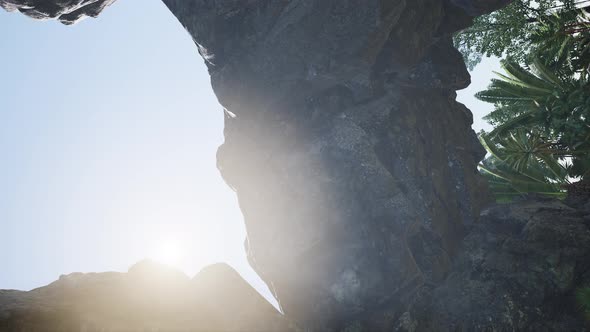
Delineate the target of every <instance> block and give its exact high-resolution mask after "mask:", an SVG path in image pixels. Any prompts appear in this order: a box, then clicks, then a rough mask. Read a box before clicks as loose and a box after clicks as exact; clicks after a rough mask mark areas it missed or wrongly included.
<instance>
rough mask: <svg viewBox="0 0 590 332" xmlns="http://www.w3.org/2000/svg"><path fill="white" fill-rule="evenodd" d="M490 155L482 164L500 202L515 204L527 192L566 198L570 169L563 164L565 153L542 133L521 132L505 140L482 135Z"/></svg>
mask: <svg viewBox="0 0 590 332" xmlns="http://www.w3.org/2000/svg"><path fill="white" fill-rule="evenodd" d="M480 141H481V143H482V144H483V146H484V147H485V148H486V150H487V151H488V153H489V154H490V156H489V157H488V158H487V159H485V160H484V161H483V162H482V163H481V164H480V165H479V168H480V171H481V172H482V174H483V175H484V176H485V177H486V178H487V179H488V182H489V185H490V189H491V190H492V192H493V193H494V194H495V196H496V200H498V201H511V200H512V199H513V198H514V197H515V196H518V195H522V194H524V193H531V192H534V193H539V194H543V195H548V196H553V197H557V198H565V195H566V192H565V185H567V184H569V183H570V182H569V179H568V173H567V168H566V167H565V166H563V165H562V164H561V163H560V162H559V156H560V155H561V154H562V153H563V151H561V150H559V149H556V148H555V147H554V143H553V142H550V141H547V140H546V139H544V138H543V137H542V136H541V135H540V134H538V133H535V132H532V131H528V130H524V129H519V130H516V131H515V132H513V133H510V134H509V135H507V136H504V137H502V138H501V139H497V138H496V139H492V138H491V137H490V136H489V134H485V133H483V134H481V135H480Z"/></svg>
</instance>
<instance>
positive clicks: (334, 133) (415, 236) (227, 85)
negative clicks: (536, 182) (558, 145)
mask: <svg viewBox="0 0 590 332" xmlns="http://www.w3.org/2000/svg"><path fill="white" fill-rule="evenodd" d="M508 2H509V1H508V0H471V1H469V0H411V1H410V0H164V3H165V4H166V5H167V6H168V7H169V8H170V10H171V11H172V12H173V13H174V14H175V15H176V17H177V18H178V19H179V21H180V22H181V23H182V24H183V25H184V26H185V27H186V29H187V30H188V32H189V33H190V34H191V35H192V37H193V39H194V40H195V42H196V43H197V45H198V47H199V51H200V53H201V55H202V56H203V58H204V59H205V61H206V64H207V66H208V68H209V72H210V74H211V81H212V85H213V88H214V91H215V93H216V94H217V96H218V98H219V101H220V103H221V104H222V105H223V107H224V108H225V113H226V128H225V137H226V141H225V143H224V144H223V146H221V147H220V149H219V152H218V166H219V169H220V170H221V173H222V175H223V177H224V179H225V180H226V182H227V183H228V184H229V185H230V186H231V187H232V188H233V189H234V190H235V191H236V192H237V194H238V197H239V203H240V206H241V208H242V211H243V213H244V216H245V221H246V227H247V231H248V240H247V242H246V249H247V251H248V255H249V258H250V262H251V264H252V265H253V267H254V268H255V269H256V271H257V272H258V273H259V274H260V275H261V277H262V278H263V279H264V280H265V281H266V282H267V283H268V285H269V286H270V287H271V289H272V291H273V292H274V294H275V295H276V297H277V298H278V300H279V301H280V304H281V307H282V309H283V310H284V312H285V314H286V315H287V316H288V317H290V318H291V319H293V320H295V321H296V322H297V323H298V324H299V325H300V326H301V327H303V328H305V329H307V330H310V331H333V330H348V331H353V330H362V329H367V330H370V331H377V330H381V329H386V330H391V329H392V328H394V327H395V326H401V328H405V329H407V330H412V329H419V330H426V329H435V330H436V329H438V328H441V329H444V328H447V329H451V330H452V329H455V328H457V329H461V328H464V329H467V330H470V329H479V328H480V327H481V328H484V327H489V328H492V329H496V330H507V329H521V328H523V329H524V327H526V326H527V324H533V323H534V321H535V320H536V319H538V320H539V321H537V325H536V326H539V327H546V328H550V327H551V326H555V327H563V326H566V325H564V324H569V323H571V324H572V325H571V326H573V327H579V326H581V325H580V323H579V321H577V320H573V319H572V320H571V321H568V319H567V316H565V314H563V315H561V314H558V313H555V312H554V311H555V309H556V304H555V303H554V302H553V299H562V298H563V296H566V295H567V294H570V293H571V290H572V287H574V285H577V284H578V282H579V280H582V279H584V278H585V277H583V276H584V273H582V272H583V271H585V270H584V268H585V267H584V266H585V265H584V264H582V263H580V262H581V260H583V256H584V255H586V256H587V251H586V244H583V243H577V242H575V243H576V244H575V245H574V246H573V247H570V246H568V245H566V244H567V243H570V242H568V241H570V240H571V241H574V240H575V241H578V240H579V241H582V240H584V239H586V238H585V235H584V234H585V233H584V229H583V227H582V226H581V225H582V224H581V223H580V222H579V218H578V219H576V218H574V215H573V214H575V213H578V212H571V211H570V210H568V209H566V208H563V209H561V208H560V209H557V210H555V209H554V210H553V212H552V213H553V214H550V215H548V216H546V214H545V212H543V213H541V214H539V213H540V212H539V213H537V212H535V211H532V210H531V209H528V210H527V209H525V210H526V211H528V212H530V213H532V214H531V215H530V216H529V217H530V218H532V219H530V220H529V217H517V216H510V217H506V220H508V221H506V220H505V219H502V218H503V217H501V216H502V214H501V211H503V210H502V209H505V207H497V208H494V209H492V210H489V211H488V215H491V216H494V217H486V218H484V220H483V222H482V223H481V224H478V223H477V218H478V216H479V214H480V210H481V207H482V205H483V204H484V203H485V201H486V199H487V195H486V189H485V185H484V184H483V183H482V179H481V178H480V177H479V175H478V173H477V170H476V164H477V162H478V161H479V160H480V159H481V158H483V156H484V153H485V151H484V150H483V149H482V147H481V146H480V145H479V143H478V141H477V139H476V137H475V133H474V132H473V131H472V130H471V122H472V115H471V113H470V111H469V110H468V109H466V108H465V107H464V106H463V105H461V104H459V103H457V102H456V101H455V97H456V95H455V91H456V90H457V89H461V88H464V87H466V86H467V85H468V84H469V75H468V73H467V71H466V69H465V65H464V64H463V62H462V59H461V56H460V54H459V53H458V52H457V51H456V50H455V49H454V48H453V47H452V43H451V37H450V36H451V34H452V33H453V32H455V31H457V30H459V29H461V28H464V27H466V26H468V25H469V24H470V23H471V20H472V18H473V16H476V15H480V14H483V13H486V12H489V11H491V10H493V9H497V8H499V7H501V6H502V5H505V4H506V3H508ZM30 3H34V4H43V5H46V6H48V7H43V6H41V5H39V6H33V8H34V10H33V9H30V8H29V7H30V5H29V4H30ZM69 3H71V1H64V0H62V1H58V0H54V1H53V2H51V1H41V0H39V1H27V0H0V4H2V6H3V7H5V8H8V9H14V8H19V10H21V11H24V12H25V13H28V14H29V15H31V16H34V17H60V18H61V19H63V17H64V14H58V12H59V10H61V9H60V8H72V7H71V6H70V5H68V4H69ZM76 3H77V2H76ZM84 3H88V5H87V6H101V4H108V3H110V1H106V2H100V1H99V2H92V4H90V2H84ZM19 4H21V5H19ZM23 4H24V5H26V6H23ZM48 4H52V6H54V7H51V6H49V5H48ZM58 4H59V5H58ZM45 8H53V11H49V10H47V9H45ZM55 8H57V9H55ZM83 8H85V7H83ZM100 9H102V7H101V8H100ZM31 10H32V11H31ZM56 10H57V11H56ZM68 10H71V9H68ZM59 13H61V12H59ZM67 13H72V12H67ZM66 15H68V14H66ZM65 21H66V22H70V20H69V19H67V17H66V19H65ZM552 204H553V203H552ZM555 204H557V203H555ZM517 210H518V209H517ZM555 211H559V213H558V212H555ZM511 213H512V212H511ZM562 213H563V216H564V217H563V223H564V225H565V226H563V229H562V228H559V227H557V228H555V226H554V225H553V224H550V223H549V221H560V220H561V219H560V218H561V216H562ZM509 214H510V213H509ZM558 217H559V218H558ZM498 218H499V219H498ZM526 220H529V221H528V222H525V221H526ZM574 220H577V221H574ZM532 221H535V222H532ZM568 225H570V226H571V229H572V231H575V232H580V233H578V235H569V234H570V233H568V232H569V229H570V228H568V227H570V226H568ZM583 225H586V224H585V223H584V224H583ZM496 226H498V228H496ZM470 231H471V233H470V235H469V236H468V237H467V239H466V240H465V243H464V245H463V246H461V243H462V240H463V238H464V237H465V235H466V234H467V233H468V232H470ZM559 232H562V233H559ZM553 233H557V234H558V235H560V237H557V236H556V237H555V238H561V239H562V240H560V241H561V242H559V241H558V242H551V241H553V240H555V238H554V237H553ZM568 236H569V237H568ZM494 239H495V240H494ZM519 241H521V242H522V241H524V242H523V244H522V246H523V248H520V249H519V245H518V243H519ZM562 242H563V243H562ZM547 244H548V246H545V245H547ZM562 246H564V248H566V249H565V251H562V249H561V248H562ZM568 248H569V249H568ZM518 250H523V252H524V253H526V254H524V253H519V252H518ZM476 252H481V253H482V254H481V255H484V256H482V257H483V258H481V259H480V258H478V257H480V256H477V255H475V256H474V253H476ZM519 255H520V256H519ZM544 255H546V256H548V257H553V256H551V255H557V257H558V258H554V257H553V258H549V261H544V260H546V259H547V258H546V257H544ZM562 257H564V258H563V260H562ZM478 259H480V260H479V261H478ZM556 259H557V260H556ZM453 262H454V263H453ZM563 262H566V263H563ZM453 264H454V265H453ZM480 265H481V269H483V270H481V271H483V272H478V271H480V268H479V267H478V266H480ZM522 266H524V267H526V269H524V271H525V272H522V275H521V274H520V273H519V271H521V270H520V269H521V267H522ZM545 268H547V269H549V270H543V269H545ZM551 269H555V272H552V271H553V270H551ZM572 269H573V270H572ZM572 276H575V277H572ZM486 278H489V279H486ZM519 278H520V279H519ZM572 278H573V279H575V280H573V279H572ZM580 278H582V279H580ZM572 280H573V281H572ZM439 285H440V286H439ZM536 287H539V288H536ZM498 294H500V295H498ZM505 295H506V296H505ZM466 303H468V304H469V305H465V304H466ZM564 308H565V307H564ZM502 310H504V311H502ZM521 313H522V315H521ZM488 314H489V315H488ZM560 315H561V316H560ZM415 317H417V318H415ZM506 317H508V318H506ZM545 319H546V320H547V321H545ZM553 319H556V320H555V322H553ZM549 320H552V322H549ZM562 321H563V322H564V323H560V322H562ZM552 324H555V325H552ZM533 326H535V325H533Z"/></svg>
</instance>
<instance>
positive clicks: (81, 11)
mask: <svg viewBox="0 0 590 332" xmlns="http://www.w3.org/2000/svg"><path fill="white" fill-rule="evenodd" d="M115 1H116V0H0V7H2V8H4V9H6V10H8V11H15V10H18V11H20V12H21V13H23V14H25V15H27V16H29V17H32V18H35V19H41V20H43V19H54V18H55V19H58V20H59V21H61V22H62V23H64V24H73V23H76V22H77V21H79V20H81V19H83V18H86V17H96V16H98V14H100V12H102V10H103V9H105V8H106V7H108V6H110V5H111V4H112V3H113V2H115Z"/></svg>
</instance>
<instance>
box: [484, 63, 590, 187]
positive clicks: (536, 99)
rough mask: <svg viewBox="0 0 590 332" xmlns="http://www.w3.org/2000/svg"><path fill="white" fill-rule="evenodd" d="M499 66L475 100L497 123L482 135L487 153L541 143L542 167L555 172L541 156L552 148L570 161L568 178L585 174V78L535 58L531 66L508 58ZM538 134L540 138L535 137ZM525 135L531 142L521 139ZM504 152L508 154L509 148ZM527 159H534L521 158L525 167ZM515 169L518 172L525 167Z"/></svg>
mask: <svg viewBox="0 0 590 332" xmlns="http://www.w3.org/2000/svg"><path fill="white" fill-rule="evenodd" d="M502 66H503V68H504V70H505V71H506V74H500V73H496V74H497V75H498V76H499V77H500V78H499V79H494V80H492V83H491V85H490V86H489V88H488V89H487V90H484V91H481V92H479V93H477V94H476V97H477V98H478V99H480V100H482V101H486V102H490V103H494V104H495V106H496V109H495V110H494V111H493V112H492V113H490V114H489V115H488V116H487V117H486V118H487V120H488V121H489V122H491V123H492V124H495V125H496V128H495V129H494V130H493V131H491V132H490V133H488V134H485V136H483V137H484V140H485V142H486V143H487V144H486V143H484V145H487V146H488V151H490V152H492V151H491V150H493V148H492V147H493V146H498V145H500V146H504V148H505V149H506V148H507V147H508V146H511V147H514V146H516V144H517V143H518V144H521V146H522V147H524V145H523V144H527V145H528V147H533V146H536V147H539V144H541V145H543V144H549V145H543V146H544V147H543V149H542V150H543V151H544V153H545V154H544V157H543V158H545V159H543V158H540V157H539V156H537V157H539V158H540V159H539V158H537V159H538V160H539V161H540V162H541V163H544V164H545V167H546V168H547V169H552V170H554V171H555V170H556V168H555V167H554V166H555V165H554V164H549V163H550V159H547V158H546V156H547V155H546V153H547V152H551V153H550V154H551V155H552V156H554V158H556V159H557V160H558V161H561V162H562V163H563V162H564V161H565V160H571V165H569V167H568V168H567V169H566V170H567V171H568V175H569V176H572V177H573V176H585V175H587V174H588V170H589V169H590V167H589V166H590V156H589V153H588V151H590V85H589V84H588V79H587V77H588V76H587V75H580V74H575V73H572V72H571V71H565V70H557V69H551V68H549V67H548V66H547V65H546V64H545V63H544V62H543V61H542V60H541V59H540V58H535V59H534V60H533V62H532V64H531V66H530V68H523V67H522V66H520V65H519V64H518V63H515V62H514V61H512V60H510V59H506V60H503V61H502ZM524 129H526V132H527V134H524V133H525V131H523V130H524ZM541 137H545V138H544V139H543V140H541V141H540V139H541ZM524 139H533V141H531V142H528V143H524V141H523V140H524ZM541 142H547V143H541ZM549 146H550V149H549V150H548V147H549ZM504 152H506V153H509V154H510V151H504ZM494 154H495V153H492V155H494ZM496 154H497V153H496ZM497 157H498V156H496V158H497ZM500 160H504V158H500ZM532 160H534V158H530V159H526V160H522V162H525V165H526V162H531V161H532ZM512 166H514V165H512ZM516 170H517V171H518V172H522V171H524V168H517V169H516Z"/></svg>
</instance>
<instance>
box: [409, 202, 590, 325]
mask: <svg viewBox="0 0 590 332" xmlns="http://www.w3.org/2000/svg"><path fill="white" fill-rule="evenodd" d="M589 198H590V196H586V201H587V202H588V201H589V200H590V199H589ZM451 271H452V272H451V273H450V275H449V277H448V278H447V279H446V280H445V281H444V282H443V283H441V284H440V285H437V286H434V287H433V286H431V287H424V288H423V289H422V290H421V291H420V293H419V294H420V296H417V297H416V298H414V299H413V300H414V303H411V304H408V308H409V309H408V310H407V311H406V312H405V313H404V315H403V316H402V317H406V318H408V319H407V320H408V321H409V322H411V324H407V326H414V327H415V329H414V330H413V331H443V332H444V331H588V330H590V322H584V318H583V313H582V310H581V309H580V307H578V305H577V302H576V300H575V292H576V290H578V289H579V288H580V287H585V286H588V285H590V211H589V210H584V209H580V208H575V207H572V206H568V205H565V204H564V203H563V202H560V201H553V200H547V199H542V198H536V199H534V200H525V201H522V202H517V203H514V204H510V205H497V206H492V207H490V208H488V209H486V210H484V211H483V213H482V218H481V222H480V223H478V224H476V225H475V226H474V227H473V229H472V231H471V232H470V234H469V235H468V236H467V237H466V238H465V240H464V242H463V248H462V250H461V251H460V254H459V255H458V256H457V258H456V260H455V262H454V264H453V268H452V270H451ZM399 325H400V326H401V322H400V324H399ZM398 331H412V329H411V328H399V329H398Z"/></svg>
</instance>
